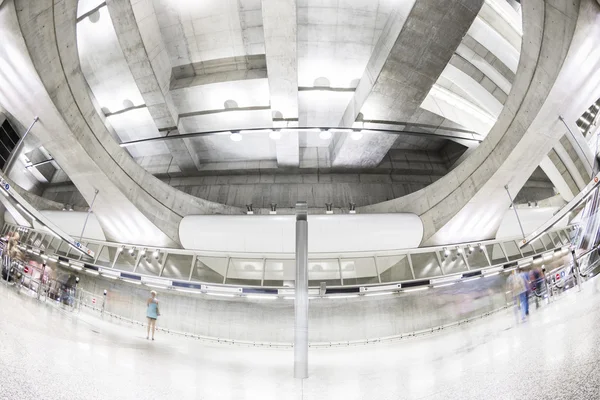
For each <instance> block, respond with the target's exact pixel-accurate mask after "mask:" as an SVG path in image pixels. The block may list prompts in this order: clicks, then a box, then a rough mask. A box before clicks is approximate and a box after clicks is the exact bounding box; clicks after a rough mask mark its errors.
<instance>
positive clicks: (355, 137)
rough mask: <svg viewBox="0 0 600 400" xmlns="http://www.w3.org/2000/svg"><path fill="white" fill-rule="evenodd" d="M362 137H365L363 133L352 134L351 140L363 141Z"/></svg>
mask: <svg viewBox="0 0 600 400" xmlns="http://www.w3.org/2000/svg"><path fill="white" fill-rule="evenodd" d="M362 137H363V133H362V132H352V133H351V134H350V138H351V139H352V140H360V139H362Z"/></svg>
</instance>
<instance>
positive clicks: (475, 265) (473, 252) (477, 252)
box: [464, 246, 490, 269]
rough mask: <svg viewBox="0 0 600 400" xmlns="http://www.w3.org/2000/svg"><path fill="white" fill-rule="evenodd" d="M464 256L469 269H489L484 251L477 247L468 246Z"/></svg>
mask: <svg viewBox="0 0 600 400" xmlns="http://www.w3.org/2000/svg"><path fill="white" fill-rule="evenodd" d="M464 251H465V256H466V257H467V262H468V263H469V268H471V269H479V268H485V267H489V266H490V263H489V262H488V260H487V258H486V256H485V252H484V249H482V248H481V247H479V246H470V247H466V248H465V250H464Z"/></svg>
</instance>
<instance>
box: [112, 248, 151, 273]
mask: <svg viewBox="0 0 600 400" xmlns="http://www.w3.org/2000/svg"><path fill="white" fill-rule="evenodd" d="M146 256H148V253H146ZM137 257H138V252H137V251H134V252H133V253H130V252H129V249H127V248H125V250H123V251H119V254H118V256H117V262H115V269H120V270H121V271H127V272H133V270H134V269H135V263H136V262H137ZM142 258H143V256H142Z"/></svg>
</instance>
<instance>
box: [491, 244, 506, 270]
mask: <svg viewBox="0 0 600 400" xmlns="http://www.w3.org/2000/svg"><path fill="white" fill-rule="evenodd" d="M485 249H486V250H487V254H488V257H489V258H490V261H491V262H492V265H496V264H503V263H505V262H506V261H508V260H507V258H506V256H505V255H504V250H502V246H500V244H498V243H494V244H486V245H485Z"/></svg>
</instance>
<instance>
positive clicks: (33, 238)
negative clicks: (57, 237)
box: [27, 232, 44, 247]
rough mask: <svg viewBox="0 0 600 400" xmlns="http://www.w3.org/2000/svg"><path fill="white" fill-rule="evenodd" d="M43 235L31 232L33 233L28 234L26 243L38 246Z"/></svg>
mask: <svg viewBox="0 0 600 400" xmlns="http://www.w3.org/2000/svg"><path fill="white" fill-rule="evenodd" d="M43 236H44V235H42V234H41V233H38V232H33V234H32V235H30V236H29V238H28V239H27V244H29V245H30V246H33V247H40V244H41V243H42V237H43Z"/></svg>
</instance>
